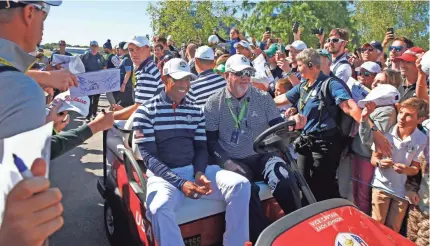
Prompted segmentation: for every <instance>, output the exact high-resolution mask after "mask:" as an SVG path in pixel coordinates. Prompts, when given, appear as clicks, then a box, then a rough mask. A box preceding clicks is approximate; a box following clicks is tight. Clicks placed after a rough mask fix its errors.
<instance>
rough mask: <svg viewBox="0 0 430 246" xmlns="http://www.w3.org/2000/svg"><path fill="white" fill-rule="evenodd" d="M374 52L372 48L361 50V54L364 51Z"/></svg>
mask: <svg viewBox="0 0 430 246" xmlns="http://www.w3.org/2000/svg"><path fill="white" fill-rule="evenodd" d="M374 50H375V49H374V48H361V53H364V52H366V51H369V52H372V51H374Z"/></svg>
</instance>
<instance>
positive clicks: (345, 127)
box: [318, 77, 355, 137]
mask: <svg viewBox="0 0 430 246" xmlns="http://www.w3.org/2000/svg"><path fill="white" fill-rule="evenodd" d="M332 79H334V78H333V77H328V78H327V79H326V80H324V82H323V84H322V86H321V90H320V92H319V95H318V97H319V99H320V104H319V106H318V110H319V111H320V115H319V120H318V125H320V123H321V122H320V121H321V115H322V111H323V110H327V112H328V114H329V115H330V117H331V118H332V119H333V120H334V121H335V122H336V127H337V129H338V130H339V131H340V132H341V134H342V136H343V137H350V136H351V132H352V130H353V129H354V125H355V120H354V119H353V118H352V117H351V116H349V115H347V114H345V112H343V111H342V109H340V108H339V106H338V105H336V103H335V101H334V99H333V98H332V96H331V93H330V88H329V82H330V80H332ZM341 84H342V85H343V86H344V87H345V89H347V91H348V92H349V94H350V95H351V91H350V90H349V88H348V86H347V85H346V84H345V83H341ZM337 110H338V111H339V113H338V117H335V115H336V111H337Z"/></svg>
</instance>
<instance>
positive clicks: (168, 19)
mask: <svg viewBox="0 0 430 246" xmlns="http://www.w3.org/2000/svg"><path fill="white" fill-rule="evenodd" d="M234 11H235V10H234V9H233V8H229V7H226V6H225V5H224V4H223V3H222V2H216V1H161V2H154V3H150V4H149V5H148V8H147V13H148V14H149V15H150V16H152V20H151V27H152V30H153V31H154V32H155V34H156V35H164V36H167V35H172V37H173V40H174V41H176V42H177V43H179V42H188V41H190V40H192V41H197V40H200V41H202V42H203V43H206V42H207V38H208V37H209V36H210V35H211V34H212V32H213V30H214V29H215V28H216V27H219V26H221V25H227V26H230V25H232V24H237V23H238V21H237V20H236V19H235V18H234V17H233V15H234V13H233V12H234Z"/></svg>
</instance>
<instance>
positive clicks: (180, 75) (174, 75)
mask: <svg viewBox="0 0 430 246" xmlns="http://www.w3.org/2000/svg"><path fill="white" fill-rule="evenodd" d="M168 75H169V76H170V77H172V78H174V79H183V78H184V77H186V76H191V79H192V80H194V79H196V78H197V76H196V75H195V74H193V73H190V72H183V71H181V72H175V73H170V74H168Z"/></svg>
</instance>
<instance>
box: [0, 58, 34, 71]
mask: <svg viewBox="0 0 430 246" xmlns="http://www.w3.org/2000/svg"><path fill="white" fill-rule="evenodd" d="M34 63H36V61H35V62H33V63H31V64H30V66H29V67H28V68H27V70H25V73H27V72H28V70H30V68H31V67H32V66H33V64H34ZM0 64H3V65H5V66H9V67H15V66H14V65H12V63H10V62H9V61H7V60H6V59H4V58H2V57H0Z"/></svg>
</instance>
